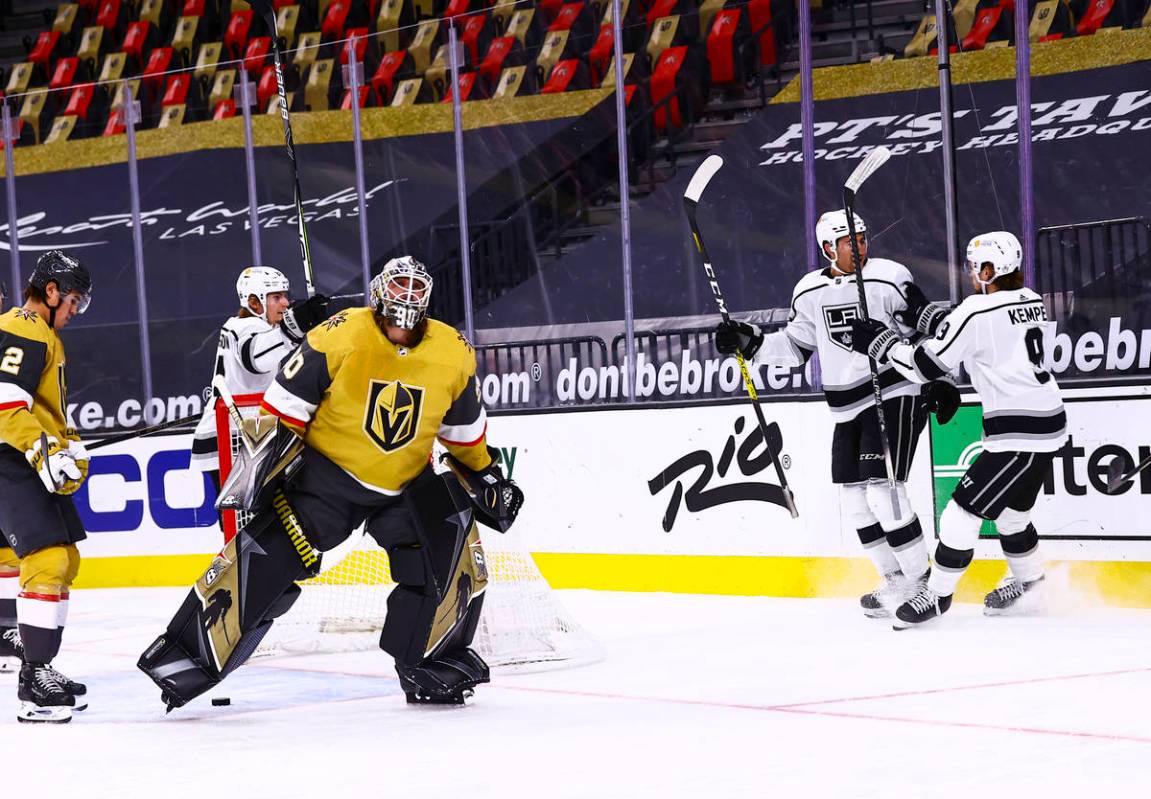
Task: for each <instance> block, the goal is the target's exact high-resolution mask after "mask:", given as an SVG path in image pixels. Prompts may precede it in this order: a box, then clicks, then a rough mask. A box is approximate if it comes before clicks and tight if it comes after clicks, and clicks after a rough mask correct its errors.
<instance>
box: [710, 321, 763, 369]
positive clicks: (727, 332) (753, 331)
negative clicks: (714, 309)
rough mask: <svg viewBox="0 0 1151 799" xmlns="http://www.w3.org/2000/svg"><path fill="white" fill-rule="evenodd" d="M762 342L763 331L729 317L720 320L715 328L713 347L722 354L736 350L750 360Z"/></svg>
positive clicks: (730, 353)
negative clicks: (722, 320) (725, 319)
mask: <svg viewBox="0 0 1151 799" xmlns="http://www.w3.org/2000/svg"><path fill="white" fill-rule="evenodd" d="M761 344H763V331H762V330H760V329H759V327H757V326H756V325H749V324H748V323H747V322H737V321H735V320H734V319H729V320H728V321H726V322H720V323H719V325H718V326H717V327H716V328H715V348H716V350H718V351H719V352H720V353H722V354H724V355H735V354H736V353H737V352H738V353H739V354H740V355H742V356H743V357H744V359H746V360H751V359H752V358H753V357H754V356H755V353H757V352H758V351H759V347H760V345H761Z"/></svg>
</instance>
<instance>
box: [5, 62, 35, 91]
mask: <svg viewBox="0 0 1151 799" xmlns="http://www.w3.org/2000/svg"><path fill="white" fill-rule="evenodd" d="M33 67H34V65H33V64H32V63H31V62H30V61H21V62H20V63H19V64H13V65H12V71H11V72H10V73H9V74H8V86H7V87H6V88H5V89H4V93H5V94H23V93H24V92H26V91H28V87H29V86H31V85H32V71H33Z"/></svg>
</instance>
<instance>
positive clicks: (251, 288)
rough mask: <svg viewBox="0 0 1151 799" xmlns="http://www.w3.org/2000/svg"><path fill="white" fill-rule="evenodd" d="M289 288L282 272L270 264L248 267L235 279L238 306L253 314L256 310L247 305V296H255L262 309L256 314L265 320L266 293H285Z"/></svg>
mask: <svg viewBox="0 0 1151 799" xmlns="http://www.w3.org/2000/svg"><path fill="white" fill-rule="evenodd" d="M290 290H291V285H290V284H289V283H288V278H287V277H285V276H284V273H283V272H281V271H280V270H279V269H273V268H272V267H270V266H251V267H248V268H247V269H245V270H244V271H243V272H241V273H240V277H239V279H237V280H236V295H237V296H238V297H239V298H240V307H241V308H243V309H244V310H246V311H249V312H251V313H254V314H255V313H256V312H255V311H253V310H252V309H251V307H250V306H249V305H248V298H249V297H251V296H255V298H256V299H257V300H259V301H260V307H261V308H262V309H263V310H262V311H260V313H258V314H256V315H257V316H259V317H260V318H261V319H263V320H264V321H265V322H267V321H268V295H269V294H275V293H276V292H283V293H284V294H287V293H288V292H289V291H290Z"/></svg>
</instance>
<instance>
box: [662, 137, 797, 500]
mask: <svg viewBox="0 0 1151 799" xmlns="http://www.w3.org/2000/svg"><path fill="white" fill-rule="evenodd" d="M722 166H723V159H722V158H720V157H719V156H718V155H709V156H708V157H707V158H705V159H704V162H703V163H702V164H700V165H699V168H698V169H696V170H695V174H694V175H692V176H691V181H690V182H689V183H688V184H687V191H685V192H684V193H683V208H684V211H685V212H686V213H687V222H688V224H689V225H691V235H692V237H693V238H694V239H695V247H696V249H697V250H699V254H700V257H701V258H703V271H704V274H705V275H707V280H708V283H709V284H710V285H711V292H712V294H713V295H714V296H715V304H716V305H717V306H718V307H719V315H720V316H721V317H722V318H723V321H724V322H730V321H731V315H730V314H729V313H728V311H727V301H726V300H724V298H723V292H722V291H720V289H719V280H718V279H716V276H715V267H714V266H712V264H711V258H709V257H708V255H707V248H706V247H705V246H704V244H703V236H702V235H701V234H700V232H699V223H698V222H697V221H696V218H695V211H696V208H697V207H698V206H699V198H700V197H701V196H702V195H703V190H704V189H706V188H707V184H708V183H709V182H711V179H712V178H713V177H715V173H716V172H718V171H719V169H720V167H722ZM735 359H736V360H737V361H738V362H739V371H740V373H741V374H742V375H743V384H744V385H745V386H746V387H747V396H748V399H750V400H751V407H753V408H755V418H756V420H757V421H758V422H759V430H760V432H761V433H763V446H764V448H765V449H767V456H768V457H769V458H771V462H772V464H773V465H774V466H775V473H776V474H777V475H778V476H779V487H780V488H781V489H783V500H784V502H785V503H787V510H788V512H789V513H790V514H791V518H793V519H798V518H799V511H798V510H796V508H795V497H794V496H793V495H792V493H791V488H790V487H789V486H788V485H787V477H786V476H785V475H784V473H783V467H782V466H781V465H780V463H779V460H778V459H777V458H776V457H775V453H774V452H773V451H772V449H771V440H772V437H771V436H769V435H768V430H767V420H766V419H765V418H763V409H762V408H760V407H759V395H758V394H757V393H756V391H755V382H754V381H753V380H752V379H751V372H749V371H748V369H747V361H745V360H744V358H743V354H742V353H740V352H739V351H738V350H737V351H736V353H735Z"/></svg>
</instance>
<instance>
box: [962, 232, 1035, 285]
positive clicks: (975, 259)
mask: <svg viewBox="0 0 1151 799" xmlns="http://www.w3.org/2000/svg"><path fill="white" fill-rule="evenodd" d="M1022 263H1023V245H1021V244H1020V243H1019V239H1017V238H1015V234H1014V233H1009V232H1007V231H1006V230H993V231H991V232H990V233H981V234H979V235H978V236H976V237H975V238H973V239H972V240H971V241H970V242H969V243H968V244H967V268H968V269H970V270H971V271H972V272H973V273H974V274H975V279H976V280H977V281H978V282H979V284H980V285H981V286H986V285H987V284H988V283H990V282H992V281H994V280H995V279H996V278H1000V277H1003V276H1004V275H1010V274H1011V273H1012V272H1017V271H1018V270H1019V267H1020V265H1021V264H1022ZM984 264H991V266H992V268H993V269H994V270H995V277H993V278H991V280H988V281H984V280H981V279H980V278H979V272H980V271H981V270H982V269H983V265H984Z"/></svg>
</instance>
